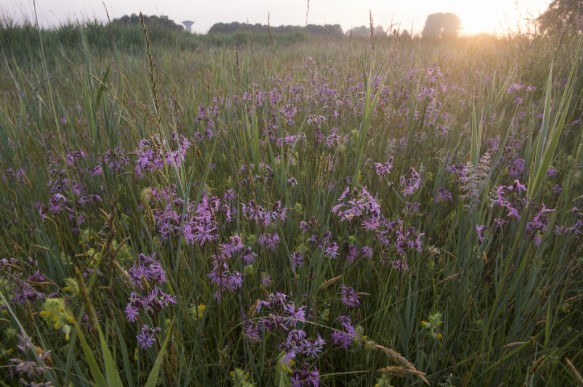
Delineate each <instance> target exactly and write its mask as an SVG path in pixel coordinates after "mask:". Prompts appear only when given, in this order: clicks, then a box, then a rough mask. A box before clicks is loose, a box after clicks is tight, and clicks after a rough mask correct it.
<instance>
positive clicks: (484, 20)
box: [445, 0, 548, 35]
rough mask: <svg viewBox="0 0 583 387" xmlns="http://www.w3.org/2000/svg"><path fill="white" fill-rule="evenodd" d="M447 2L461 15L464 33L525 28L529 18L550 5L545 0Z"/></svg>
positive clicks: (498, 32) (453, 10)
mask: <svg viewBox="0 0 583 387" xmlns="http://www.w3.org/2000/svg"><path fill="white" fill-rule="evenodd" d="M445 3H446V4H447V5H448V6H449V7H450V9H451V11H450V12H453V13H455V14H456V15H458V16H459V18H460V20H461V23H462V25H461V30H460V33H461V34H462V35H476V34H481V33H496V34H504V33H507V32H509V31H516V30H517V29H521V30H524V29H525V28H528V24H527V19H528V18H533V17H536V16H538V15H539V13H541V12H543V11H544V10H545V9H546V7H547V6H548V2H547V1H544V0H530V1H509V0H490V1H484V2H473V1H472V2H470V1H461V0H452V1H446V2H445Z"/></svg>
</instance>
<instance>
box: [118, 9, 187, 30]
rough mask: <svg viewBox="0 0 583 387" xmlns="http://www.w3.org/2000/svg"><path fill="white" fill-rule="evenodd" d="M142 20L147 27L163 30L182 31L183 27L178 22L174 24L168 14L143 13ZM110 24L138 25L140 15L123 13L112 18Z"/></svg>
mask: <svg viewBox="0 0 583 387" xmlns="http://www.w3.org/2000/svg"><path fill="white" fill-rule="evenodd" d="M144 22H145V23H146V26H147V27H154V26H155V27H161V28H162V29H165V30H172V31H184V27H183V26H182V25H180V24H176V23H175V22H174V21H173V20H170V19H168V16H164V15H162V16H155V15H154V16H147V15H144ZM110 24H112V25H122V26H127V27H129V26H134V25H140V24H141V22H140V17H139V16H138V15H136V14H135V13H132V15H131V16H128V15H124V16H122V17H120V18H118V19H113V20H112V21H111V23H110Z"/></svg>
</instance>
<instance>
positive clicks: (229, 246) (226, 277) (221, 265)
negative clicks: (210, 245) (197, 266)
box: [207, 235, 251, 300]
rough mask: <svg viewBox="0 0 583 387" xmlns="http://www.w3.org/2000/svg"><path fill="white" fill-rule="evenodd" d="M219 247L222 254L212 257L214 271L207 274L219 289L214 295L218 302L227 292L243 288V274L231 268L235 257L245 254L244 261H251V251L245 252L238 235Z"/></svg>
mask: <svg viewBox="0 0 583 387" xmlns="http://www.w3.org/2000/svg"><path fill="white" fill-rule="evenodd" d="M219 247H220V253H219V254H216V255H213V256H212V257H211V267H212V270H211V271H210V273H208V274H207V277H208V278H209V279H210V281H211V283H212V284H213V285H215V286H216V287H217V288H218V289H217V290H216V291H215V294H214V298H215V299H216V300H221V298H222V296H223V293H224V292H225V291H228V292H234V291H236V290H237V289H240V288H241V287H242V286H243V274H242V273H241V272H239V271H237V270H233V269H232V268H231V261H232V258H233V256H234V255H235V254H239V253H243V258H242V259H243V261H246V260H247V261H251V259H249V258H248V255H249V251H246V250H245V246H244V245H243V242H241V238H240V237H239V236H238V235H234V236H232V237H231V238H230V240H229V242H228V243H221V244H220V245H219Z"/></svg>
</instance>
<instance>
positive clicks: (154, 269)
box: [125, 254, 176, 349]
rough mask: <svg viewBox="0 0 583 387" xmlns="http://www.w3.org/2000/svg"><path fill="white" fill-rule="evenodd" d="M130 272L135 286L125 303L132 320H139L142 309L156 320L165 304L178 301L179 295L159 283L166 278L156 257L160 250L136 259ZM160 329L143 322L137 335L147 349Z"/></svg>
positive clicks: (131, 280)
mask: <svg viewBox="0 0 583 387" xmlns="http://www.w3.org/2000/svg"><path fill="white" fill-rule="evenodd" d="M128 274H129V278H130V282H131V284H132V286H133V287H134V289H135V290H134V291H132V292H131V294H130V298H129V300H128V303H127V305H126V307H125V315H126V318H127V319H128V321H130V322H136V321H137V320H138V318H139V317H140V313H143V314H145V315H146V316H148V317H149V319H150V320H151V321H155V319H156V317H157V315H158V314H159V313H160V312H161V311H162V310H163V309H164V308H166V307H168V306H169V305H170V304H176V297H174V296H171V295H169V294H167V293H165V292H164V291H163V290H162V289H161V288H160V287H159V285H162V284H164V282H166V273H165V271H164V269H163V268H162V265H161V264H160V262H159V261H158V260H156V254H152V255H151V256H147V255H145V254H140V255H139V256H138V259H137V260H136V263H135V264H134V265H133V266H132V267H131V268H130V269H129V270H128ZM159 331H160V329H159V328H158V327H156V328H151V327H150V326H149V325H148V324H143V325H142V329H141V332H140V334H139V335H138V336H137V337H136V338H137V340H138V344H139V345H140V346H141V347H142V348H144V349H146V348H150V347H151V346H152V345H153V344H154V342H155V334H156V333H157V332H159Z"/></svg>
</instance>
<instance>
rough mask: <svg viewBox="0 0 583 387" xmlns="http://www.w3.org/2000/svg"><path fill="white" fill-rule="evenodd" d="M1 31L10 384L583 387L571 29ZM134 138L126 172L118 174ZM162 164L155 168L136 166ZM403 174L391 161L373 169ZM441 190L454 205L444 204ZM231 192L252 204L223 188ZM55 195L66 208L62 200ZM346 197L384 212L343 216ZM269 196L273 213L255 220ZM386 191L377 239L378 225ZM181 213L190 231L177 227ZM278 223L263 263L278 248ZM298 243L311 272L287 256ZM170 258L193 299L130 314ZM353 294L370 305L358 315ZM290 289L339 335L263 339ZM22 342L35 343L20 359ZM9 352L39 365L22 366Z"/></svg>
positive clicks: (316, 328)
mask: <svg viewBox="0 0 583 387" xmlns="http://www.w3.org/2000/svg"><path fill="white" fill-rule="evenodd" d="M3 27H4V28H2V29H1V30H0V47H2V49H3V62H2V64H1V66H0V67H2V71H0V178H2V179H0V216H2V219H4V222H3V227H2V228H0V259H3V261H1V263H0V265H1V266H0V270H1V271H0V292H1V294H2V305H3V309H2V314H0V329H1V330H2V337H3V339H2V341H1V343H0V360H1V361H0V364H4V366H1V367H0V375H2V378H1V379H2V380H5V381H6V382H5V383H6V384H8V385H17V384H18V383H19V380H20V381H29V382H31V381H34V382H41V381H47V382H51V383H53V384H54V385H69V384H72V385H92V384H93V385H95V384H96V385H102V384H107V385H113V384H116V385H144V384H147V385H155V384H157V383H160V384H167V385H225V384H232V385H236V386H243V385H248V384H246V383H251V384H254V385H258V386H261V385H274V384H278V385H282V386H287V385H290V384H291V383H290V376H292V375H297V374H298V372H300V371H301V370H302V367H305V368H307V369H309V370H315V369H317V370H318V371H319V375H320V376H319V377H320V380H321V385H326V386H345V385H375V383H378V384H379V385H381V386H382V385H389V383H390V384H392V385H422V384H424V381H427V382H428V383H429V384H431V385H500V384H503V385H520V384H525V385H573V384H575V383H580V382H581V378H580V376H579V375H578V374H577V370H578V371H579V372H581V371H582V370H583V351H582V350H581V348H583V334H582V333H581V323H580V321H581V319H582V317H583V316H582V313H581V310H582V308H581V306H582V305H581V302H582V292H583V283H582V282H581V264H582V263H583V262H582V261H581V254H582V250H581V222H582V221H583V215H582V212H583V211H582V210H581V208H582V205H583V203H582V202H583V176H582V175H581V170H582V169H581V166H582V165H583V159H582V157H583V155H582V153H583V151H582V149H583V145H582V141H583V140H582V135H581V123H580V122H579V120H580V118H581V98H580V97H581V95H580V87H579V86H580V82H581V79H580V68H581V60H580V58H579V52H580V51H579V47H580V43H579V41H577V39H573V40H572V41H571V40H564V41H563V42H562V43H561V44H560V45H559V44H556V42H555V41H553V40H552V38H550V37H536V38H532V39H528V38H525V37H514V38H507V39H500V40H494V39H487V38H484V37H482V38H462V39H458V40H457V41H447V42H438V43H435V42H426V41H422V40H416V39H413V40H403V39H394V40H391V39H387V40H379V41H377V42H375V49H374V52H372V50H371V47H370V44H369V43H368V42H366V41H358V40H352V39H345V40H341V39H340V40H339V39H336V40H333V39H329V40H328V39H323V38H320V39H297V40H293V39H292V40H293V41H292V40H290V41H282V42H280V43H281V44H279V43H277V44H272V45H270V44H269V41H268V39H267V40H265V38H266V37H264V36H261V37H257V38H254V37H245V39H246V42H247V44H242V43H241V42H235V44H234V45H231V42H232V39H234V40H235V41H236V40H237V39H238V38H237V37H226V36H222V37H221V39H226V40H227V41H228V42H219V43H217V42H214V41H212V39H216V37H210V36H207V37H203V36H194V37H186V36H182V35H181V34H180V33H172V34H170V33H167V34H168V36H166V37H164V36H165V35H164V33H165V32H163V31H162V32H160V33H158V32H156V31H153V30H152V31H149V37H150V41H149V44H150V51H149V53H147V50H146V47H147V46H146V44H145V43H144V42H145V40H144V36H143V31H139V30H136V31H133V30H132V31H130V30H124V31H121V32H120V31H117V30H113V29H112V30H111V31H108V32H107V34H104V33H103V29H104V28H105V29H107V27H103V26H99V25H97V24H95V25H93V24H89V25H87V26H83V27H82V26H63V27H62V28H60V29H58V30H56V31H37V30H36V29H34V28H33V27H32V26H24V27H22V26H11V25H6V26H3ZM120 28H121V27H120ZM262 39H263V40H262ZM264 40H265V41H264ZM15 42H17V43H15ZM59 42H60V43H59ZM150 58H151V61H150ZM201 108H204V112H205V114H204V117H203V115H201V113H200V111H201ZM294 110H295V112H294ZM320 116H321V117H324V118H325V120H324V121H322V122H320V123H319V124H318V123H316V121H318V117H320ZM211 132H212V135H210V133H211ZM181 136H183V137H181ZM294 136H295V137H294ZM181 138H186V139H188V140H189V142H190V146H188V147H187V148H186V150H185V153H184V155H183V160H181V161H180V163H179V165H178V166H177V165H174V164H173V163H172V162H170V161H169V160H170V159H169V158H166V157H168V156H169V155H171V154H172V153H171V152H173V151H176V150H178V149H179V148H180V146H181V143H180V142H179V141H180V139H181ZM142 140H147V141H148V142H147V143H143V142H141V141H142ZM182 144H184V143H182ZM495 144H498V145H497V146H496V145H495ZM116 148H118V149H120V150H118V151H116V152H117V157H118V158H123V157H127V160H128V163H127V165H121V166H120V168H119V170H118V169H117V168H114V167H112V165H111V160H112V159H113V158H114V156H112V153H111V151H112V150H114V149H116ZM80 151H82V153H81V152H80ZM75 152H77V153H75ZM148 152H150V155H154V156H155V155H158V156H159V157H160V161H159V163H158V164H157V166H156V167H155V168H154V167H152V170H147V167H145V166H144V165H142V167H144V168H145V169H144V170H143V171H142V172H141V176H138V174H137V173H136V167H137V166H138V165H139V164H138V162H139V160H140V158H141V157H146V156H144V155H146V154H148ZM106 155H107V156H106ZM518 160H522V161H518ZM151 161H152V159H150V161H149V162H151ZM388 161H390V162H391V164H392V169H391V171H390V172H389V173H387V174H385V175H381V174H379V173H377V172H376V168H377V166H375V163H381V164H383V163H385V162H388ZM520 163H522V164H520ZM146 164H148V163H146ZM517 165H518V166H519V165H522V167H523V170H521V171H518V172H516V171H515V169H516V168H518V167H517ZM551 167H552V168H554V169H556V171H557V173H556V174H555V175H553V174H552V173H551V174H550V175H549V174H548V170H549V168H551ZM20 168H22V173H21V172H19V169H20ZM95 168H101V170H102V174H95V173H93V174H92V172H95V171H96V169H95ZM518 169H520V168H518ZM415 173H419V177H420V181H419V185H418V187H416V188H414V189H412V190H411V192H407V191H406V190H405V188H406V187H405V185H407V184H409V185H411V184H413V182H414V180H415ZM294 180H295V181H297V185H296V184H295V183H294ZM516 180H519V182H520V183H522V184H525V185H526V191H524V192H522V191H517V190H516V187H517V186H516V185H515V181H516ZM513 184H514V185H513ZM559 184H560V186H561V187H560V188H561V189H560V190H559V189H558V188H557V187H556V185H559ZM501 187H502V188H501ZM504 187H506V188H504ZM511 187H514V188H511ZM345 189H346V190H347V191H346V192H345ZM440 189H446V190H447V191H448V192H449V193H450V194H451V200H445V201H441V202H437V201H436V200H435V198H436V197H438V196H439V194H440V192H441V190H440ZM163 190H166V192H170V193H171V194H168V195H169V196H170V198H166V199H163V198H160V197H159V196H160V195H161V194H160V192H162V191H163ZM229 190H233V192H235V193H236V197H233V198H230V199H229V198H228V199H225V198H224V195H225V194H226V193H229V192H230V191H229ZM497 190H499V192H502V195H503V197H504V199H505V200H507V201H508V203H509V204H508V205H509V206H514V207H516V209H517V211H518V213H519V215H520V218H512V217H511V216H509V215H508V213H509V211H510V208H509V207H505V206H504V205H502V204H500V200H499V201H498V202H497V201H496V200H497V194H496V192H497ZM500 190H501V191H500ZM344 192H345V193H344ZM366 192H368V193H370V195H371V196H370V197H368V199H366V198H367V196H366ZM343 193H344V194H343ZM54 195H62V198H64V199H62V198H61V197H59V196H54ZM92 195H98V196H99V200H97V198H96V197H95V196H92ZM342 196H344V199H341V197H342ZM215 197H216V199H214V198H215ZM51 198H53V200H54V201H55V203H56V205H57V206H58V205H59V204H60V205H61V206H62V207H63V210H59V211H57V210H55V211H51V210H50V208H49V204H50V203H49V201H50V199H51ZM59 200H61V201H59ZM80 200H81V201H80ZM206 200H210V201H211V202H213V200H214V203H216V204H213V205H211V207H212V210H209V211H210V212H211V214H212V215H209V216H210V218H211V219H212V222H216V223H215V224H214V226H215V228H216V229H215V230H214V231H212V233H213V235H214V236H215V239H214V240H211V241H207V242H206V243H204V244H201V243H192V241H190V240H189V239H188V238H187V237H186V235H185V234H186V232H185V231H184V226H185V224H186V223H185V222H186V220H187V219H191V220H193V221H194V219H195V218H194V216H195V215H196V214H195V211H196V209H197V208H199V209H201V210H200V211H202V207H203V205H204V204H205V203H206ZM350 200H353V201H358V200H364V201H365V202H366V203H368V204H363V208H365V209H366V210H365V211H364V213H363V214H358V213H357V214H353V215H351V216H350V217H347V218H346V219H344V220H343V219H342V216H341V215H340V214H341V212H340V213H339V212H338V209H339V208H340V211H345V210H348V209H349V208H351V206H352V205H353V203H354V202H349V201H350ZM83 201H85V202H83ZM252 201H253V202H252ZM253 203H255V205H257V206H258V207H257V208H258V209H260V208H262V209H264V210H266V211H269V213H270V214H271V215H267V216H268V217H269V222H267V221H265V216H264V217H263V218H262V219H261V221H260V222H256V221H255V220H253V219H250V216H249V214H246V213H245V209H246V208H249V207H250V206H252V205H253ZM375 203H378V205H379V212H378V213H377V215H378V218H377V220H378V221H379V222H380V224H378V225H377V226H376V231H375V230H374V228H375V227H373V226H371V227H370V228H371V229H366V228H364V227H363V225H362V224H363V222H366V221H371V213H373V212H374V210H373V209H372V207H374V204H375ZM543 204H544V206H545V208H547V209H552V210H553V211H550V212H545V213H541V210H542V208H543V207H542V206H543ZM338 205H341V207H338ZM259 206H260V207H259ZM40 208H44V214H45V216H44V217H43V216H41V211H40V210H39V209H40ZM574 208H575V209H574ZM281 209H286V212H285V216H284V214H283V213H282V210H281ZM227 210H231V213H230V214H229V215H228V213H227ZM172 211H174V213H173V214H174V215H173V216H174V217H175V218H177V219H175V220H173V222H174V223H173V224H174V226H176V227H177V228H176V229H174V234H172V233H171V234H170V236H169V237H167V238H165V237H164V234H163V233H162V230H161V228H160V224H161V223H160V222H161V219H163V218H164V216H169V215H168V214H172ZM199 215H200V214H199ZM500 219H501V220H502V221H503V222H506V223H504V224H503V225H502V226H500V227H499V228H497V226H496V222H498V221H499V220H500ZM372 220H374V219H372ZM196 221H197V222H200V219H198V220H196ZM181 222H182V223H181ZM303 222H306V223H305V224H304V223H303ZM537 222H540V224H542V226H540V227H539V226H537V224H539V223H537ZM481 226H484V227H485V228H484V230H483V232H482V233H481V234H480V235H479V234H478V232H477V231H476V230H477V227H481ZM304 228H307V229H308V231H302V229H304ZM274 234H277V236H278V237H279V243H278V244H277V246H276V247H275V248H274V249H270V248H269V247H268V246H267V245H266V244H264V243H263V242H262V241H263V238H265V237H266V235H274ZM421 234H422V235H421ZM233 236H238V237H240V240H241V243H242V244H243V245H244V246H245V247H244V250H243V251H241V252H237V253H235V254H234V255H233V256H232V257H230V258H224V259H225V262H227V266H228V267H223V269H222V270H224V271H225V272H228V273H231V274H232V273H235V272H239V273H240V274H241V276H242V278H243V282H242V285H241V287H240V288H238V289H235V290H233V291H229V290H225V291H224V293H223V294H222V298H221V299H220V301H219V300H217V299H216V298H215V297H214V295H215V294H216V293H215V292H216V291H217V289H218V285H217V284H216V283H212V282H211V281H210V279H209V277H208V274H209V273H211V272H212V271H213V261H214V262H215V263H216V260H217V258H216V256H218V255H221V251H222V250H221V249H224V248H225V244H227V243H229V241H231V238H232V237H233ZM400 238H404V239H407V241H408V242H410V244H409V245H407V243H406V241H405V240H404V239H400ZM416 242H417V245H416V244H415V243H416ZM535 242H536V243H535ZM221 244H222V245H223V246H222V247H221ZM335 245H337V246H338V250H337V254H338V256H337V257H335V258H334V257H332V258H331V257H330V253H331V252H332V251H333V250H334V246H335ZM363 247H370V248H372V251H373V253H372V257H371V258H366V257H364V256H363V254H362V248H363ZM247 248H248V249H249V251H252V252H254V253H255V254H257V257H256V259H255V261H254V262H253V263H248V262H247V263H246V262H245V261H244V259H243V255H244V252H247V250H246V249H247ZM356 249H358V251H359V252H360V253H359V254H358V256H357V257H356V259H355V260H354V261H352V259H351V254H353V253H352V251H353V250H354V251H355V250H356ZM294 252H297V253H299V254H301V255H302V256H303V265H301V266H294V265H292V258H291V255H292V253H294ZM154 253H155V261H156V262H159V264H160V267H161V268H162V269H163V270H164V272H165V277H166V281H165V282H163V283H160V284H158V285H159V286H160V289H161V290H162V291H163V292H164V293H165V294H168V295H170V296H172V297H175V301H176V302H175V304H170V305H167V306H164V307H160V308H158V309H156V310H155V311H151V312H150V313H149V314H148V313H145V312H141V313H140V315H139V317H138V318H137V321H136V322H131V321H128V319H127V318H126V316H125V313H126V312H125V311H126V306H127V305H128V300H129V299H130V298H131V297H132V295H131V294H132V292H135V293H136V294H137V295H142V294H145V293H147V292H149V291H151V290H152V289H154V287H155V285H156V281H155V280H154V279H152V278H151V277H148V275H146V274H143V275H142V279H141V280H140V281H138V282H135V281H134V279H133V277H132V276H133V275H134V273H135V270H136V269H135V268H136V266H135V265H136V262H137V260H138V257H139V255H140V254H144V255H146V256H151V255H152V254H154ZM140 259H141V258H140ZM404 263H406V266H407V269H402V270H399V269H398V268H397V267H398V266H399V265H403V264H404ZM401 267H402V266H401ZM266 277H270V278H271V281H270V282H269V281H265V278H266ZM262 280H263V281H262ZM132 281H134V282H132ZM341 285H346V286H348V287H351V288H353V289H354V290H355V291H356V292H357V293H358V297H359V300H360V305H359V306H358V307H355V308H350V307H347V306H346V305H344V304H343V303H342V301H341V300H340V298H339V295H340V292H341V291H342V290H341V289H342V288H341ZM25 291H27V292H28V293H26V292H25ZM274 292H282V293H285V294H286V295H287V297H288V298H287V300H288V301H290V302H293V303H294V304H295V306H302V307H305V314H306V315H305V319H299V320H298V321H296V322H295V324H296V325H295V328H296V329H302V330H303V331H304V332H305V334H306V337H307V339H309V340H315V339H316V337H318V335H319V336H321V338H323V339H324V340H325V342H326V343H325V344H324V345H323V347H322V349H321V352H319V353H318V354H317V356H315V357H310V356H308V355H306V354H302V353H300V352H301V350H297V351H296V352H297V353H296V359H295V362H291V363H289V364H285V362H284V360H283V355H285V351H284V349H285V350H289V348H287V349H286V348H284V347H285V342H286V340H289V339H290V338H289V337H288V335H289V331H285V330H284V329H273V330H267V329H265V330H264V331H261V333H260V340H258V341H254V340H251V339H250V338H249V331H248V330H247V329H248V328H249V327H250V326H253V324H256V323H265V321H266V318H267V317H268V315H269V313H270V312H269V307H267V306H265V305H264V306H263V307H262V308H261V309H259V310H258V309H257V305H258V304H257V303H258V302H259V301H260V300H263V301H265V300H267V299H268V297H269V295H270V294H272V293H274ZM23 294H28V297H27V298H26V301H25V302H24V301H23V302H19V300H23V297H24V296H23ZM32 294H37V295H38V297H37V298H35V297H33V296H32ZM41 295H42V297H44V299H41V298H40V297H41ZM18 297H21V298H18ZM49 298H50V299H52V300H53V301H51V302H53V304H51V303H50V302H46V300H47V299H49ZM51 305H53V306H51ZM54 305H62V309H59V308H55V307H54ZM285 313H287V312H285V311H282V310H276V309H273V310H271V314H272V317H273V316H274V315H285ZM340 316H348V317H349V318H350V320H351V323H352V326H353V327H354V329H355V331H354V333H353V335H354V337H353V339H352V340H351V343H349V347H348V348H347V349H343V348H341V346H340V345H338V344H337V343H335V342H334V339H333V334H334V333H336V334H338V333H339V332H341V331H343V329H345V328H343V325H342V324H341V323H340V321H338V317H340ZM285 321H288V322H289V320H285ZM142 325H147V326H149V327H151V328H154V327H155V328H159V331H157V333H156V334H155V340H154V341H153V342H152V346H151V347H150V348H142V347H141V346H140V345H139V344H138V341H137V339H136V336H137V335H139V334H140V332H141V329H142ZM290 330H291V328H290ZM19 334H20V335H21V339H20V341H22V335H27V336H29V337H30V339H31V341H32V343H33V345H34V346H37V348H36V350H35V349H34V348H33V347H23V345H22V343H20V344H21V345H20V348H19V339H18V335H19ZM23 348H24V349H23ZM47 351H51V352H50V354H49V355H48V357H47V355H46V352H47ZM11 359H19V361H28V362H30V363H28V364H34V366H35V367H37V369H39V370H40V371H39V372H38V374H35V375H32V374H30V375H28V374H25V373H23V372H20V373H18V372H16V371H15V370H16V368H15V365H16V364H17V362H16V361H12V360H11ZM21 364H22V363H21ZM15 372H16V373H15ZM10 375H13V376H12V377H10Z"/></svg>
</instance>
